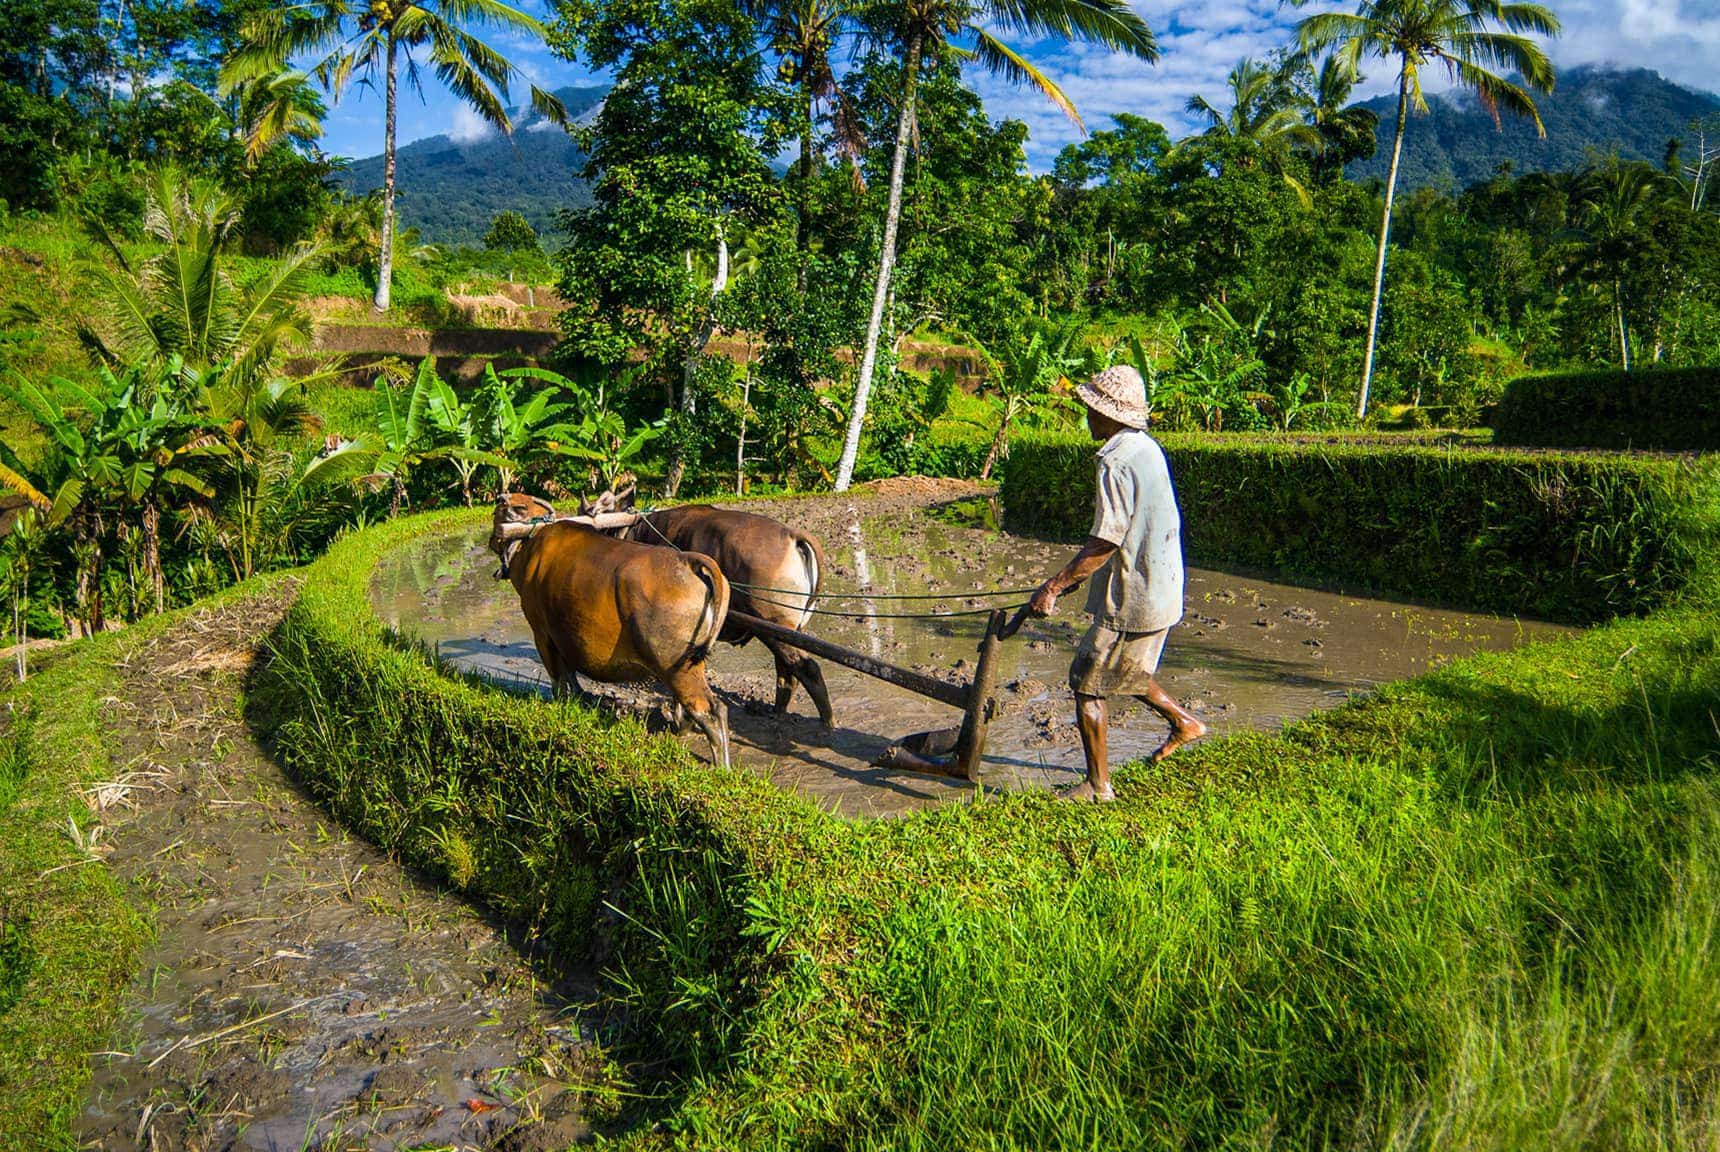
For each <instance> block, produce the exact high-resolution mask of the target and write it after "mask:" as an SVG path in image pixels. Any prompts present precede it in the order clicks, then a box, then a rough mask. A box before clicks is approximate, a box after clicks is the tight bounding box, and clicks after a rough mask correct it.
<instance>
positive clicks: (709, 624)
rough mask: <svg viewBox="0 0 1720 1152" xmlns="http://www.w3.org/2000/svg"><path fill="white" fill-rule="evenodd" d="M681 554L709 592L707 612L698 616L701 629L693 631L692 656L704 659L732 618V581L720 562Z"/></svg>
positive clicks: (702, 554)
mask: <svg viewBox="0 0 1720 1152" xmlns="http://www.w3.org/2000/svg"><path fill="white" fill-rule="evenodd" d="M681 555H682V557H683V558H685V559H686V561H687V563H689V564H691V565H692V566H693V573H694V575H696V576H698V578H699V579H700V580H703V581H704V582H705V587H706V589H708V590H709V593H710V594H709V595H708V596H707V597H706V598H705V611H704V613H703V614H701V615H700V617H699V623H698V626H697V627H695V628H694V629H693V650H692V657H693V659H694V660H703V659H704V658H705V656H706V655H707V654H708V653H709V652H710V650H711V645H712V644H714V643H716V640H717V635H718V634H719V633H720V632H722V630H723V622H724V621H726V620H727V619H728V617H729V581H728V578H727V577H725V576H724V575H723V570H722V569H721V568H718V567H717V562H716V561H715V560H712V559H711V558H710V557H709V556H706V555H705V554H704V553H702V552H683V553H681Z"/></svg>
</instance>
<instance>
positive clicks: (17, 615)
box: [12, 568, 30, 684]
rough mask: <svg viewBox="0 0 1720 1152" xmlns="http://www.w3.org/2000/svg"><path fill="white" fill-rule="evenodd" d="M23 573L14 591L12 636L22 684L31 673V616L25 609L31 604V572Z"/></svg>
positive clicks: (19, 679) (24, 571) (19, 680)
mask: <svg viewBox="0 0 1720 1152" xmlns="http://www.w3.org/2000/svg"><path fill="white" fill-rule="evenodd" d="M21 572H22V574H21V575H20V576H19V578H18V586H17V587H16V588H14V589H13V590H12V635H13V637H15V638H16V639H17V641H18V660H17V672H18V683H20V684H22V683H23V682H24V679H25V677H26V676H27V675H28V673H29V667H28V664H29V661H28V660H27V659H26V653H27V652H28V651H29V646H30V616H29V612H28V611H27V610H26V607H25V606H26V605H28V604H29V602H30V572H29V569H28V568H25V569H22V570H21Z"/></svg>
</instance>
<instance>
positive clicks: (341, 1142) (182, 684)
mask: <svg viewBox="0 0 1720 1152" xmlns="http://www.w3.org/2000/svg"><path fill="white" fill-rule="evenodd" d="M291 594H292V591H291V589H282V590H278V591H276V592H275V593H273V594H270V595H267V596H263V597H258V598H253V599H250V600H247V601H244V602H242V603H239V604H236V605H233V606H231V607H228V608H225V609H222V610H219V611H214V612H204V613H199V614H197V615H195V616H192V617H190V618H189V619H187V620H186V621H185V623H184V624H183V625H181V626H180V627H178V628H177V629H175V630H174V631H172V632H170V633H168V634H166V635H165V636H163V637H162V638H161V639H159V640H157V641H155V642H153V643H151V644H149V645H147V646H146V647H144V648H143V649H142V650H141V651H138V652H136V653H135V654H134V655H133V656H132V657H131V658H130V660H129V661H128V663H127V664H126V665H125V666H124V667H123V673H124V680H123V688H122V689H121V691H120V693H119V694H118V696H117V698H115V699H114V700H112V702H111V709H112V712H111V715H112V725H113V731H114V734H115V738H116V740H117V741H118V743H119V746H120V755H119V756H118V757H116V759H115V763H116V764H117V765H121V766H123V767H124V772H123V774H122V775H121V776H120V777H119V779H117V780H116V781H114V782H112V783H110V784H107V785H105V786H102V787H101V788H99V789H98V790H97V793H98V794H97V796H96V797H95V799H96V801H97V804H98V806H99V810H100V811H101V813H102V820H103V824H104V825H105V830H104V834H103V838H104V840H105V841H106V843H107V844H108V845H109V849H110V855H109V857H108V865H109V867H111V868H112V869H113V870H114V872H115V873H116V874H117V875H118V876H120V877H122V878H124V879H126V880H129V881H132V882H133V883H134V884H136V886H137V888H138V891H139V893H140V895H141V896H142V897H143V898H144V899H147V900H149V901H151V902H153V903H154V905H155V909H156V922H157V925H158V928H159V932H160V936H159V939H158V940H157V941H156V943H155V945H154V946H153V947H152V948H151V949H150V950H149V951H148V953H147V954H146V956H145V957H144V961H143V966H142V968H141V971H140V973H139V975H138V977H137V980H136V982H135V984H134V986H133V987H132V989H131V992H130V996H129V1000H128V1005H127V1008H126V1011H125V1016H124V1018H123V1020H122V1024H121V1027H120V1028H119V1030H118V1034H117V1036H116V1037H115V1039H114V1048H115V1049H117V1051H115V1052H109V1053H103V1054H101V1055H99V1056H98V1057H97V1058H96V1061H95V1064H96V1067H95V1076H94V1081H93V1083H92V1085H91V1089H90V1094H89V1097H88V1099H87V1102H86V1107H85V1110H84V1113H83V1115H82V1116H81V1117H80V1120H79V1124H78V1135H79V1137H80V1139H81V1140H82V1141H83V1142H84V1144H85V1146H86V1147H91V1148H99V1149H104V1150H113V1152H120V1150H132V1149H142V1150H147V1152H170V1150H171V1152H180V1150H183V1152H205V1150H217V1149H238V1148H244V1149H289V1150H293V1152H299V1150H303V1149H324V1148H326V1149H348V1148H422V1147H434V1148H454V1149H467V1148H473V1149H488V1148H503V1149H512V1150H518V1152H539V1150H543V1149H550V1148H556V1149H560V1148H565V1147H566V1146H567V1145H568V1144H570V1143H572V1142H575V1141H577V1140H579V1139H581V1138H582V1137H584V1136H585V1135H586V1134H587V1133H588V1126H587V1115H586V1113H587V1111H588V1109H587V1107H586V1105H587V1103H588V1101H589V1099H590V1096H589V1094H587V1093H584V1092H582V1090H581V1089H579V1088H578V1087H570V1085H574V1086H576V1085H580V1084H584V1083H595V1082H596V1080H597V1075H596V1073H595V1071H594V1069H595V1068H596V1067H597V1066H598V1064H599V1063H600V1061H599V1058H598V1049H597V1048H596V1045H595V1043H594V1042H593V1040H592V1037H591V1031H590V1026H589V1024H588V1023H587V1021H586V1020H585V1019H584V1017H583V1016H582V1015H581V1014H580V1013H577V1012H576V1011H574V1010H573V1008H572V1005H573V1004H574V1003H576V1002H578V1001H580V1000H589V999H590V997H589V995H588V991H589V986H588V985H586V986H582V984H581V982H579V981H576V980H570V979H566V978H564V979H563V981H562V983H560V984H558V985H557V986H556V987H553V988H551V987H548V986H546V984H545V982H544V980H543V978H542V976H541V974H538V973H536V972H534V970H533V968H532V967H531V966H530V965H529V964H528V963H527V962H526V961H525V960H524V959H523V958H522V956H521V953H520V952H519V951H517V950H516V949H515V948H514V947H513V946H512V945H511V944H510V943H509V941H508V940H507V939H506V938H504V936H503V935H502V934H501V933H500V932H498V931H497V930H496V929H495V928H494V927H493V926H492V925H490V924H489V923H487V922H486V921H485V920H484V919H483V918H482V915H481V914H480V913H479V912H478V911H476V910H475V909H474V908H472V907H471V906H470V905H468V904H466V903H465V902H463V901H461V900H459V899H456V898H453V897H450V896H448V895H446V894H443V893H441V892H439V891H438V890H437V889H436V888H434V887H433V886H431V885H430V884H428V883H426V882H424V881H422V880H420V879H419V878H417V877H416V876H415V875H414V874H412V873H411V872H409V871H408V870H406V869H404V868H402V867H401V866H399V865H398V864H395V863H394V862H392V861H390V860H389V859H387V858H386V857H385V856H383V855H382V854H381V853H379V852H378V851H376V850H375V849H374V848H372V847H370V846H369V845H367V844H364V843H362V842H359V841H355V840H352V839H350V838H348V836H347V835H346V834H345V832H344V831H342V830H341V829H340V828H339V826H338V825H337V824H336V823H335V822H334V821H333V820H332V819H331V818H330V817H329V816H328V815H327V814H326V813H324V812H323V811H322V810H321V809H319V808H317V807H316V805H315V804H314V803H313V802H312V801H311V800H309V799H308V798H307V797H306V796H305V795H304V794H303V793H302V792H301V791H300V790H299V789H298V788H297V787H296V786H295V785H294V784H293V783H292V782H291V781H290V780H288V779H287V778H286V776H285V775H284V774H283V773H282V772H281V770H280V769H279V768H278V767H277V766H276V765H275V764H274V763H273V762H272V761H271V760H270V759H269V758H268V757H267V756H266V755H265V754H264V753H263V751H262V749H260V748H259V747H258V746H257V744H256V743H255V741H254V740H253V739H252V737H251V735H250V732H249V730H248V729H247V727H246V726H245V724H244V722H243V720H242V718H241V716H240V706H241V699H242V687H243V679H244V676H245V674H246V672H247V671H248V670H249V668H250V665H251V660H252V655H253V652H254V645H255V643H256V642H257V641H258V640H259V639H260V638H261V637H263V636H265V635H267V634H268V632H269V631H270V630H271V629H272V628H273V626H274V624H275V623H276V621H278V620H279V618H280V615H281V613H282V612H283V611H284V609H285V607H286V605H287V603H288V602H289V601H290V598H291Z"/></svg>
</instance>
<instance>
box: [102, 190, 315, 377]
mask: <svg viewBox="0 0 1720 1152" xmlns="http://www.w3.org/2000/svg"><path fill="white" fill-rule="evenodd" d="M238 225H239V205H238V202H237V201H235V200H234V199H233V197H232V196H231V195H230V194H229V193H228V192H226V191H225V190H224V189H222V188H221V187H220V186H219V185H218V184H216V183H214V182H213V181H211V180H207V179H204V178H201V177H188V176H186V175H184V174H183V173H181V172H179V171H177V170H175V169H173V168H169V167H162V168H158V169H156V170H154V171H153V172H152V173H151V174H150V177H149V184H148V189H147V198H146V208H145V211H144V228H145V230H146V231H147V232H148V234H149V237H150V239H152V240H154V241H156V242H157V243H158V244H160V245H161V249H160V251H158V252H157V253H156V254H155V255H153V256H150V257H148V258H147V259H144V260H143V261H141V262H137V263H133V261H132V260H131V258H129V257H128V256H127V255H126V253H125V250H124V249H123V248H122V247H121V246H120V245H119V244H117V243H115V242H114V241H113V239H112V237H110V236H108V235H107V234H106V233H105V232H102V233H101V234H100V235H101V237H102V239H103V240H104V241H105V242H106V244H107V247H108V250H109V253H110V254H111V256H112V257H113V264H112V265H111V266H110V265H105V264H104V265H99V266H98V267H97V268H96V270H95V275H96V279H97V281H98V282H99V283H100V285H101V287H102V295H103V297H104V298H105V300H104V307H103V308H102V310H101V311H102V312H104V313H105V315H101V316H99V317H96V318H93V319H92V320H91V321H90V322H89V323H87V324H85V325H84V326H83V328H82V332H81V334H82V335H83V337H84V339H85V341H86V342H87V343H89V344H90V345H91V347H92V348H93V349H94V351H95V352H96V354H97V355H98V356H99V358H100V359H101V360H103V361H104V362H105V363H107V364H109V365H111V366H116V367H117V366H120V365H125V366H128V367H133V366H134V367H137V368H139V369H140V370H141V371H142V372H143V374H144V376H145V378H146V380H147V381H149V382H150V383H152V384H153V385H155V386H156V387H165V388H170V389H171V388H174V387H178V386H179V385H178V384H176V383H175V382H174V381H173V380H172V379H171V378H172V377H174V376H178V377H180V381H181V382H182V383H184V384H187V385H190V384H194V383H195V381H196V379H197V377H198V374H199V373H202V372H205V371H208V370H209V369H211V368H214V367H215V366H216V365H224V366H225V368H224V371H225V373H226V375H227V378H228V379H229V381H230V382H233V383H241V382H243V383H249V382H251V381H252V380H254V379H258V378H262V377H265V376H266V375H267V374H268V373H269V370H270V369H271V368H273V367H274V365H275V362H276V360H277V358H278V357H279V355H280V354H281V353H282V352H283V351H285V350H286V349H288V348H290V347H292V346H293V345H295V344H298V345H308V344H309V342H310V333H311V321H310V317H309V315H308V314H306V312H305V311H304V309H303V308H301V307H300V304H301V302H302V301H303V300H304V296H305V281H306V278H307V277H308V276H309V275H310V272H311V269H312V266H313V264H314V262H315V260H316V259H317V257H318V256H319V255H320V250H319V249H318V248H317V247H316V246H314V245H301V246H299V247H297V248H295V249H293V250H292V251H291V252H289V253H287V254H286V255H285V256H283V257H281V258H280V259H279V260H275V261H272V262H271V263H270V265H269V269H268V271H267V272H266V273H265V274H264V275H263V276H261V277H259V278H258V279H257V280H256V281H254V282H252V283H250V284H247V285H244V286H240V285H239V284H238V283H237V282H236V281H235V280H234V278H233V275H232V273H231V271H230V269H229V266H228V262H227V260H226V248H227V244H228V242H229V241H231V240H232V239H233V236H234V234H235V232H236V230H237V229H238Z"/></svg>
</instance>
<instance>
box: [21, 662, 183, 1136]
mask: <svg viewBox="0 0 1720 1152" xmlns="http://www.w3.org/2000/svg"><path fill="white" fill-rule="evenodd" d="M128 639H129V638H128ZM121 643H122V641H121V640H120V638H119V637H118V636H116V635H109V636H103V637H100V638H98V639H97V640H95V641H92V642H88V643H83V644H80V645H78V646H77V648H76V650H75V651H73V652H72V653H70V654H68V655H66V656H64V657H61V658H59V659H58V660H57V661H56V662H54V663H53V664H52V665H51V666H48V667H45V668H43V669H42V670H41V671H40V672H39V673H38V674H37V675H35V676H33V677H32V678H31V679H30V680H29V681H28V682H27V683H26V684H25V685H24V686H22V687H20V688H15V689H13V690H12V692H10V693H9V694H8V701H9V703H11V704H12V705H13V706H14V707H15V708H18V709H23V710H25V711H24V712H23V714H24V715H27V716H29V717H30V720H29V721H28V723H27V724H25V725H24V726H20V721H19V720H18V718H17V717H18V715H19V714H18V713H14V721H13V727H12V730H11V732H10V733H9V734H8V736H7V741H6V742H7V753H6V756H5V757H4V758H3V759H4V760H6V761H8V762H9V764H8V767H9V771H7V772H6V773H4V774H5V775H8V776H10V777H11V779H12V780H13V799H12V802H11V803H10V805H4V804H0V845H4V846H5V847H4V850H0V1084H4V1085H5V1091H3V1092H0V1131H4V1132H5V1133H6V1134H7V1140H8V1147H16V1148H20V1149H32V1148H44V1149H70V1148H73V1147H75V1142H74V1141H73V1140H72V1138H71V1135H70V1125H71V1121H72V1118H73V1117H74V1116H76V1115H77V1113H78V1111H79V1109H80V1108H81V1107H82V1098H83V1089H84V1086H85V1084H86V1083H87V1082H88V1080H89V1053H91V1052H92V1051H97V1050H99V1049H101V1048H102V1047H103V1046H104V1045H103V1044H102V1042H101V1041H102V1038H103V1036H104V1035H105V1034H106V1032H107V1029H108V1026H109V1024H110V1022H111V1021H112V1019H113V1015H114V1012H115V1010H116V1008H117V1005H118V1003H119V998H120V996H121V995H122V994H123V992H124V991H125V988H126V985H127V983H128V981H129V979H130V976H131V974H132V971H133V968H134V966H135V963H136V959H137V956H138V954H139V950H140V949H141V948H142V946H143V944H144V943H145V941H146V940H147V939H148V935H149V931H148V926H147V923H146V921H145V919H144V918H143V917H142V916H140V915H139V913H138V912H137V911H136V910H135V909H134V908H133V907H132V905H131V904H130V903H128V901H127V898H126V893H125V891H124V889H123V888H122V886H121V885H120V884H119V883H118V882H117V881H116V880H115V879H114V878H113V876H112V875H111V874H109V872H108V871H107V869H106V868H104V867H102V866H101V864H100V863H98V862H93V861H91V860H90V859H89V858H88V855H87V853H86V852H85V851H84V850H83V849H82V848H81V847H80V846H79V845H78V844H76V843H75V842H74V840H73V834H74V830H76V833H77V835H79V836H80V837H83V836H87V835H88V831H89V829H90V828H91V826H92V825H93V823H94V818H93V816H92V814H91V813H90V811H89V810H88V809H87V808H86V807H85V806H84V804H83V802H82V801H81V800H79V799H78V796H77V792H76V789H77V788H78V787H79V786H81V785H86V784H88V783H90V782H92V781H95V780H103V779H111V778H112V777H113V776H114V775H117V773H118V769H117V768H116V767H114V766H113V765H112V763H111V762H110V760H109V758H108V756H109V753H108V738H107V734H106V730H107V705H106V703H105V701H104V697H106V696H107V694H108V693H109V692H110V691H111V689H112V686H113V684H114V682H115V673H114V670H113V666H112V660H113V658H114V656H115V655H116V653H117V652H118V651H119V648H120V644H121ZM8 973H9V975H8Z"/></svg>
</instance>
